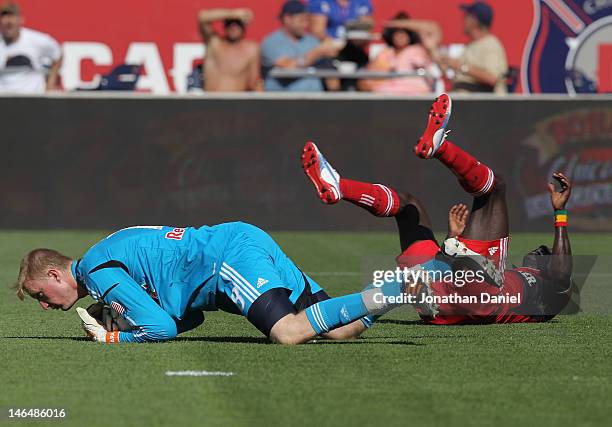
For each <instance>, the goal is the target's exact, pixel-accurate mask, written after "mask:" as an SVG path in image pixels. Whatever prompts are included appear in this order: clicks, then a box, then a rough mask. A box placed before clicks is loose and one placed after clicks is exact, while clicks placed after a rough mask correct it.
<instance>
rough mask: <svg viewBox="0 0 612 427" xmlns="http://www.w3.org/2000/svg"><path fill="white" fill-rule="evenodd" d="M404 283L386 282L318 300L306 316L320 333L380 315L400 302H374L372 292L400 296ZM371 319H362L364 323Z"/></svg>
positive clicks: (307, 310)
mask: <svg viewBox="0 0 612 427" xmlns="http://www.w3.org/2000/svg"><path fill="white" fill-rule="evenodd" d="M402 290H403V284H402V283H399V282H390V283H385V284H383V285H382V286H381V287H379V288H376V287H374V286H371V287H370V286H368V287H367V288H366V289H365V290H364V291H363V292H361V293H358V294H350V295H345V296H342V297H338V298H331V299H328V300H325V301H321V302H318V303H316V304H313V305H311V306H310V307H308V308H307V309H306V317H307V318H308V321H309V322H310V325H311V326H312V328H313V329H314V330H315V332H316V333H317V334H318V335H320V334H322V333H324V332H329V331H331V330H332V329H336V328H338V327H340V326H344V325H348V324H349V323H351V322H354V321H355V320H358V319H362V318H364V317H365V316H368V315H379V314H383V313H384V312H386V311H388V310H390V309H391V308H393V307H396V306H397V305H398V304H393V305H390V304H386V303H383V302H377V303H372V302H371V300H372V299H373V298H372V294H371V292H374V293H382V295H384V296H385V297H389V296H393V297H397V296H400V294H401V293H402ZM368 321H370V322H371V323H370V326H371V325H372V323H373V321H371V319H366V320H365V321H363V320H362V322H363V323H364V325H366V326H368V324H367V323H366V322H368Z"/></svg>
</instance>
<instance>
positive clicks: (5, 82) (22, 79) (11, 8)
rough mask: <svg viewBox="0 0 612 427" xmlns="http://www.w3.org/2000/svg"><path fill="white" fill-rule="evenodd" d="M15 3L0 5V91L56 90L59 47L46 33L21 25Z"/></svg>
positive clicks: (29, 91) (59, 60) (59, 58)
mask: <svg viewBox="0 0 612 427" xmlns="http://www.w3.org/2000/svg"><path fill="white" fill-rule="evenodd" d="M22 24H23V17H22V16H21V12H20V10H19V7H18V6H17V4H15V3H13V2H5V3H4V4H3V5H2V6H1V7H0V32H1V33H2V38H1V39H0V92H3V93H7V92H9V93H44V92H45V91H50V90H55V89H58V86H59V69H60V66H61V60H62V50H61V48H60V45H59V43H58V42H57V41H56V40H55V39H54V38H53V37H51V36H50V35H48V34H45V33H41V32H39V31H35V30H32V29H29V28H24V27H23V26H22Z"/></svg>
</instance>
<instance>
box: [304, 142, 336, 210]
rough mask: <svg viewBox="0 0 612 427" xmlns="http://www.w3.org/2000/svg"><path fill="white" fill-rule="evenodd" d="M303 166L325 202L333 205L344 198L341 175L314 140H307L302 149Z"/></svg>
mask: <svg viewBox="0 0 612 427" xmlns="http://www.w3.org/2000/svg"><path fill="white" fill-rule="evenodd" d="M302 168H303V169H304V173H305V174H306V175H308V178H310V180H311V181H312V183H313V184H314V186H315V188H316V189H317V194H318V195H319V198H320V199H321V200H322V201H323V203H327V204H329V205H332V204H334V203H337V202H338V201H339V200H340V199H342V193H341V192H340V175H339V174H338V172H336V170H335V169H334V168H333V167H332V166H331V165H330V164H329V163H328V162H327V160H325V157H323V154H321V152H320V151H319V149H318V148H317V146H316V145H315V144H314V143H313V142H310V141H309V142H307V143H306V145H304V149H303V150H302Z"/></svg>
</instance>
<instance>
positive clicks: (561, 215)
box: [555, 209, 567, 227]
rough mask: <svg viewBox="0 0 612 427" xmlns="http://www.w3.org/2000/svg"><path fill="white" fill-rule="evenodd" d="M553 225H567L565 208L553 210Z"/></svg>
mask: <svg viewBox="0 0 612 427" xmlns="http://www.w3.org/2000/svg"><path fill="white" fill-rule="evenodd" d="M555 227H567V211H566V210H565V209H559V210H555Z"/></svg>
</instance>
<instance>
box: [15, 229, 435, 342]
mask: <svg viewBox="0 0 612 427" xmlns="http://www.w3.org/2000/svg"><path fill="white" fill-rule="evenodd" d="M423 288H424V287H416V286H410V284H408V283H404V282H399V281H391V282H387V283H385V284H383V285H382V286H381V287H373V286H369V287H367V288H366V289H365V290H363V291H362V292H359V293H355V294H350V295H346V296H342V297H338V298H330V297H329V296H328V295H327V293H326V292H325V291H324V290H323V289H322V288H321V287H320V286H319V285H318V284H317V283H316V282H315V281H314V280H312V278H310V277H309V276H308V275H306V274H305V273H303V272H302V271H301V270H300V269H299V268H298V267H296V265H295V264H294V263H293V262H292V261H291V260H290V259H289V258H288V257H287V255H285V254H284V253H283V251H282V250H281V249H280V247H279V246H278V245H277V244H276V242H274V240H273V239H272V238H271V237H270V236H269V235H268V234H266V233H265V232H264V231H262V230H260V229H259V228H257V227H255V226H252V225H249V224H245V223H241V222H235V223H227V224H220V225H216V226H210V227H208V226H204V227H200V228H191V227H188V228H174V227H166V226H158V227H153V226H142V227H131V228H126V229H123V230H120V231H117V232H116V233H114V234H112V235H110V236H108V237H107V238H105V239H103V240H101V241H100V242H98V243H97V244H96V245H94V246H93V247H92V248H90V249H89V250H88V251H87V252H86V253H85V255H84V256H83V257H82V258H81V259H78V260H73V259H71V258H69V257H66V256H65V255H63V254H61V253H59V252H57V251H55V250H52V249H35V250H33V251H31V252H29V253H28V254H27V255H26V256H25V257H24V258H23V260H22V262H21V268H20V272H19V277H18V280H17V284H16V289H17V296H18V297H19V298H20V299H22V300H23V299H24V295H25V294H28V295H30V296H31V297H33V298H34V299H36V300H38V301H39V304H40V305H41V307H42V308H43V309H45V310H47V309H62V310H64V311H66V310H69V309H70V308H71V307H72V306H73V305H74V304H75V303H76V301H77V300H79V299H80V298H83V297H85V296H87V295H91V297H93V299H94V300H96V301H97V302H99V303H104V304H105V305H108V306H110V307H111V308H112V310H113V312H114V313H115V314H116V315H117V316H119V317H120V318H121V320H122V321H124V322H123V323H124V324H127V325H129V327H125V328H122V329H123V330H121V331H113V330H108V329H107V328H105V327H104V326H103V325H102V324H101V323H100V322H98V321H96V319H94V318H93V317H92V316H90V315H89V313H88V312H87V311H86V310H84V309H82V308H77V312H78V314H79V316H80V317H81V320H82V326H83V328H84V329H85V331H86V332H87V334H88V335H89V336H90V337H91V338H92V339H93V340H95V341H98V342H104V343H122V342H146V341H164V340H170V339H173V338H175V337H176V336H177V334H180V333H181V332H185V331H188V330H190V329H193V328H195V327H197V326H199V325H201V324H202V323H203V322H204V312H205V311H214V310H223V311H227V312H230V313H235V314H241V315H243V316H245V317H246V318H247V319H248V320H249V322H251V323H252V324H253V325H254V326H255V327H257V329H259V330H260V331H261V332H262V333H263V334H265V335H266V336H267V337H269V338H270V339H271V340H272V341H273V342H276V343H281V344H299V343H304V342H307V341H309V340H311V339H313V338H315V337H316V336H318V335H322V336H324V337H326V338H330V339H350V338H354V337H357V336H359V335H360V334H361V333H362V332H363V331H365V330H366V329H367V328H368V327H370V326H371V325H372V324H373V322H374V321H375V320H376V318H377V317H378V316H379V315H381V314H382V313H385V312H386V311H388V310H390V309H392V308H393V307H395V306H397V305H398V304H396V303H395V302H394V298H395V300H398V301H399V300H401V298H398V297H401V295H402V294H410V293H414V292H420V291H421V289H423Z"/></svg>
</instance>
